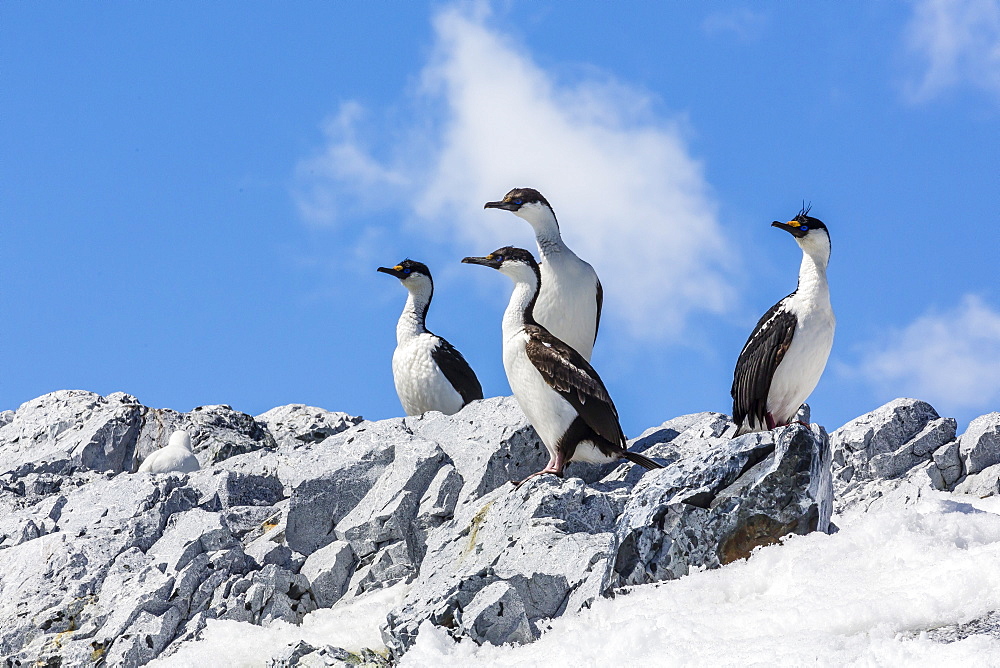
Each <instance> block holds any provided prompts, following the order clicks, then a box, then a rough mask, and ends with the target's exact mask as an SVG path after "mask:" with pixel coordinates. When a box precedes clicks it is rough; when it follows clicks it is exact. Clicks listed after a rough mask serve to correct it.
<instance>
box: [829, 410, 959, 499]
mask: <svg viewBox="0 0 1000 668" xmlns="http://www.w3.org/2000/svg"><path fill="white" fill-rule="evenodd" d="M954 439H955V420H953V419H951V418H941V417H939V416H938V414H937V412H936V411H935V410H934V408H933V407H931V405H930V404H927V403H925V402H923V401H917V400H915V399H896V400H894V401H891V402H889V403H888V404H885V405H884V406H881V407H880V408H877V409H876V410H874V411H872V412H870V413H867V414H865V415H862V416H861V417H859V418H856V419H854V420H851V421H850V422H848V423H847V424H845V425H844V426H843V427H841V428H840V429H838V430H836V431H835V432H833V433H832V434H831V435H830V444H831V447H832V450H833V483H834V489H835V496H836V499H837V509H838V511H839V512H845V511H847V510H849V509H851V508H853V507H855V506H858V505H859V504H861V505H864V504H870V503H871V502H872V501H873V500H874V499H877V498H881V497H883V496H884V495H885V494H887V493H889V492H891V491H892V490H893V489H895V488H896V487H898V486H899V485H903V484H909V483H910V482H912V481H914V480H916V478H915V477H914V476H912V475H911V472H914V471H915V470H916V469H917V468H920V467H921V466H922V465H923V464H924V463H926V462H928V461H931V458H932V454H933V452H934V451H936V450H937V449H939V448H940V447H941V446H943V445H946V444H948V443H950V442H951V441H953V440H954ZM939 473H940V472H935V474H933V475H932V476H931V477H928V474H927V472H926V470H925V469H923V468H921V474H920V475H921V476H922V479H923V480H925V481H926V485H927V487H928V488H930V487H931V480H932V478H933V479H935V480H937V481H938V482H940V481H942V480H943V479H944V477H943V474H941V475H938V474H939ZM935 476H936V477H935ZM921 484H922V483H921Z"/></svg>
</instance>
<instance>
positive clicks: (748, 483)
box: [0, 392, 953, 666]
mask: <svg viewBox="0 0 1000 668" xmlns="http://www.w3.org/2000/svg"><path fill="white" fill-rule="evenodd" d="M9 417H10V420H9V421H8V422H6V423H4V422H3V420H0V462H10V463H11V465H10V467H8V468H3V469H0V573H3V578H0V621H2V624H0V654H2V655H4V656H12V657H15V658H16V659H17V660H18V661H22V662H26V661H28V660H29V659H30V660H31V661H35V660H36V659H37V660H39V661H42V662H43V665H44V663H45V662H49V663H52V664H53V665H55V664H56V663H59V662H62V665H78V664H81V665H83V664H89V663H93V662H95V661H103V662H105V663H107V664H109V665H127V666H132V665H140V664H142V663H145V662H147V661H149V660H151V659H153V658H156V657H157V656H167V655H169V654H170V653H172V652H174V651H176V650H177V648H178V647H179V646H181V645H183V644H184V643H186V642H190V641H191V640H193V639H195V638H197V637H198V634H199V633H200V632H201V630H202V629H203V628H204V626H205V624H206V623H207V621H208V620H210V619H213V618H222V619H231V620H239V621H245V622H249V623H254V624H269V623H271V622H273V621H275V620H283V621H286V622H290V623H298V622H300V621H301V620H302V618H303V616H304V615H305V614H307V613H308V612H310V611H311V610H314V609H315V608H316V607H317V606H328V605H340V604H342V602H344V601H346V600H348V599H350V598H351V597H354V596H358V595H360V594H362V593H365V592H369V591H371V590H373V589H377V588H380V587H384V586H387V585H389V584H392V583H396V582H400V581H411V582H410V584H409V585H408V589H407V590H408V592H409V594H408V595H407V598H406V599H405V601H404V603H403V605H402V606H400V607H399V609H397V610H396V611H394V612H393V614H392V616H391V617H390V619H389V623H388V625H387V626H386V628H385V629H384V633H385V635H386V638H387V639H388V642H389V644H390V645H391V646H393V647H394V648H395V649H396V651H397V653H399V652H401V651H403V649H405V647H406V646H408V643H409V642H411V640H412V635H413V634H414V633H415V632H416V628H417V626H418V625H419V624H420V623H421V622H422V621H424V620H426V619H430V620H432V621H434V622H435V623H439V624H441V625H443V626H445V627H446V628H448V629H449V630H450V632H451V633H452V634H453V635H455V636H465V637H470V638H473V639H474V640H475V641H476V642H491V643H502V642H527V641H529V640H531V639H533V638H534V637H536V636H537V634H538V632H539V628H538V623H539V621H540V620H541V619H544V618H549V617H553V616H558V615H560V614H564V613H565V612H567V611H576V610H579V609H581V608H582V607H585V606H587V605H589V604H590V602H591V601H593V600H594V599H595V598H597V597H599V596H604V595H607V594H608V593H610V592H612V591H613V590H614V589H615V588H616V587H619V586H621V585H624V584H628V583H633V582H648V581H653V580H657V579H664V578H671V577H677V576H678V575H680V574H682V573H683V572H686V569H687V568H689V567H693V566H714V565H718V564H720V563H725V562H726V561H729V560H731V559H735V558H740V557H742V556H746V554H748V553H749V551H750V550H751V549H752V548H753V547H754V546H755V545H758V544H761V543H763V542H767V541H773V540H775V539H777V538H779V537H780V535H781V534H783V533H787V532H794V531H805V530H809V529H811V528H818V529H822V528H823V527H824V526H825V522H826V520H827V519H828V516H829V503H828V501H824V499H827V498H828V496H829V475H828V470H827V469H825V468H824V463H825V462H827V461H828V460H829V457H827V458H826V459H824V456H825V455H824V454H823V453H824V452H825V450H824V446H825V444H826V440H825V434H824V432H822V430H816V431H810V430H807V429H805V428H803V427H801V426H798V425H796V426H792V427H788V428H786V429H785V430H779V431H778V432H775V433H773V434H754V435H748V436H745V437H742V438H740V439H736V440H731V439H730V436H731V433H732V430H733V425H732V422H731V421H730V420H729V419H728V418H727V417H726V416H724V415H720V414H714V413H703V414H697V415H689V416H682V417H679V418H675V419H673V420H670V421H668V422H665V423H664V424H662V425H660V426H659V427H657V428H654V429H651V430H648V431H647V432H646V433H644V434H643V435H642V436H641V437H640V438H639V439H636V440H635V441H633V442H632V444H631V447H632V448H633V449H634V450H636V451H643V452H645V454H646V455H647V456H650V457H653V458H656V459H658V460H660V461H662V462H664V463H665V464H667V465H668V468H667V469H665V470H662V471H657V472H646V471H645V470H643V469H641V468H639V467H635V466H633V465H631V464H615V463H612V464H609V465H604V466H589V465H580V464H576V463H574V464H572V465H571V466H570V467H569V468H568V470H567V476H568V477H567V478H566V479H563V480H559V479H556V478H554V477H552V476H543V477H540V478H536V479H533V480H531V481H530V482H528V483H527V484H525V485H524V486H523V487H521V488H519V489H517V490H516V491H512V490H513V485H511V484H510V483H511V481H517V480H521V479H523V478H525V477H526V476H528V475H529V474H531V473H534V472H535V471H537V470H539V469H541V468H542V467H543V466H544V465H545V463H546V462H547V461H548V453H547V452H546V450H545V448H544V446H542V444H541V442H540V441H539V440H538V437H537V435H536V434H535V432H534V430H533V429H532V428H531V427H530V425H528V424H527V422H526V420H525V418H524V415H523V414H522V413H521V412H520V409H519V408H518V407H517V404H516V402H515V401H514V400H513V399H512V398H510V397H505V398H493V399H487V400H485V401H479V402H474V403H473V404H471V405H469V406H467V407H466V408H465V409H463V410H462V411H460V412H459V413H457V414H456V415H453V416H444V415H441V414H438V413H430V414H427V415H425V416H420V417H407V418H396V419H391V420H383V421H379V422H362V421H360V419H359V418H351V417H350V416H344V414H336V413H328V412H326V411H321V410H320V409H314V408H309V407H304V406H295V405H293V406H286V407H281V408H279V409H275V410H272V411H268V412H267V413H265V414H263V415H261V416H260V417H259V418H252V417H250V416H248V415H245V414H242V413H238V412H237V411H233V410H232V409H230V408H229V407H225V406H214V407H204V408H202V409H196V410H195V411H192V412H191V413H187V414H183V413H177V412H174V411H169V410H165V409H150V408H146V407H144V406H142V405H141V404H139V403H138V401H136V400H135V399H134V397H129V396H128V395H110V396H108V397H100V396H99V395H94V394H91V393H83V392H65V393H53V394H52V395H46V396H45V397H40V398H39V399H38V400H35V401H34V402H27V403H26V404H25V405H24V406H22V408H21V409H19V410H18V411H17V412H16V413H14V414H13V415H12V416H9ZM4 420H6V418H4ZM935 424H937V423H935ZM109 425H110V426H109ZM122 425H125V427H122ZM924 427H927V424H924V425H922V426H921V429H922V428H924ZM177 428H182V429H186V430H188V431H189V433H191V435H192V440H193V441H194V446H195V450H196V451H197V452H198V456H199V459H200V460H202V464H203V466H204V468H203V469H202V470H200V471H197V472H194V473H191V474H188V475H164V476H150V475H148V474H130V473H128V472H129V471H131V470H132V469H133V467H134V466H135V464H136V462H137V461H139V460H141V458H142V457H143V456H144V455H145V454H146V453H147V452H148V451H151V449H152V448H154V447H158V444H160V439H161V436H162V440H163V442H166V438H167V437H168V436H169V434H170V433H171V431H173V430H174V429H177ZM935 428H936V429H937V430H938V431H940V430H941V429H945V431H946V426H945V427H942V426H941V425H937V426H936V427H935ZM921 429H916V430H914V432H913V434H912V435H911V436H910V439H909V440H911V441H913V442H912V443H911V444H910V445H911V447H912V449H913V450H914V451H915V452H916V451H919V452H924V451H925V450H926V452H927V455H926V458H925V459H927V460H929V459H930V457H931V454H930V453H932V452H934V453H937V451H938V450H940V448H932V447H931V446H932V445H933V443H934V442H935V439H937V438H938V437H939V436H936V435H934V434H937V433H938V432H937V431H934V429H930V431H927V430H925V431H927V434H930V435H927V434H924V435H923V436H921V435H920V433H918V432H920V431H921ZM270 430H274V436H273V437H272V433H271V431H270ZM88 434H90V436H88ZM97 434H103V435H102V436H100V437H98V436H97ZM81 435H83V436H81ZM26 444H30V445H31V447H33V448H35V451H33V452H31V453H28V452H27V450H26V448H27V445H26ZM900 445H901V444H900ZM897 449H898V446H897ZM886 452H892V451H890V450H887V451H886ZM946 454H947V453H945V452H941V453H940V459H941V461H942V462H946V461H947V462H951V460H950V459H948V458H947V456H946ZM36 455H37V456H36ZM102 462H103V463H102ZM108 462H110V464H108ZM213 462H214V464H213ZM104 465H108V466H109V468H106V469H101V470H95V469H94V468H93V467H97V466H104ZM946 468H947V467H946ZM952 468H953V467H952ZM824 472H825V473H824ZM925 477H926V474H925ZM929 484H930V483H928V485H929ZM643 502H644V503H645V505H642V503H643ZM796 513H798V515H796ZM654 517H655V518H658V519H655V518H654ZM763 518H767V519H763ZM661 520H662V522H661ZM658 522H659V524H658ZM650 524H652V525H653V526H652V529H650V526H649V525H650ZM37 554H45V555H48V556H47V559H46V560H39V559H33V558H32V556H33V555H37ZM289 649H290V651H291V652H292V654H296V656H295V657H292V656H291V654H289V655H288V656H287V657H284V658H281V657H279V663H278V664H276V665H285V664H283V663H280V661H285V663H288V665H292V664H291V663H289V662H291V661H293V660H294V661H295V664H294V665H300V666H314V665H315V666H319V665H324V666H325V665H346V664H351V665H355V664H361V665H366V664H370V665H378V666H385V665H388V661H387V659H385V658H384V657H382V656H380V655H378V654H376V653H373V652H370V651H362V652H360V653H350V652H346V651H344V650H342V649H339V648H334V647H319V648H316V647H307V646H299V647H298V649H296V648H295V647H292V648H289ZM300 650H301V651H300ZM306 650H308V651H306ZM303 652H305V653H303Z"/></svg>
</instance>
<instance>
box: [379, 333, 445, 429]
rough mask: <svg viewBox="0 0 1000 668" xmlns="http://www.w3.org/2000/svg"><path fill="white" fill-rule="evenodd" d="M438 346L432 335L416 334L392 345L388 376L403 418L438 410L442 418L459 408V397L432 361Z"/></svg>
mask: <svg viewBox="0 0 1000 668" xmlns="http://www.w3.org/2000/svg"><path fill="white" fill-rule="evenodd" d="M437 345H438V338H437V337H436V336H434V335H433V334H428V333H424V334H420V335H418V336H414V337H413V338H411V339H408V340H407V341H405V342H404V343H401V344H400V345H398V346H396V350H395V351H394V352H393V354H392V377H393V380H394V381H395V384H396V394H398V395H399V401H400V403H401V404H403V410H404V411H406V414H407V415H420V414H422V413H426V412H427V411H441V412H442V413H444V414H445V415H452V414H454V413H457V412H458V411H459V410H461V408H462V395H461V394H459V393H458V392H457V391H456V390H455V388H454V387H452V385H451V383H450V382H448V378H447V377H445V375H444V374H443V373H442V372H441V369H440V368H439V367H438V365H437V364H436V363H435V362H434V357H433V356H432V354H431V353H432V351H433V350H434V348H435V347H437Z"/></svg>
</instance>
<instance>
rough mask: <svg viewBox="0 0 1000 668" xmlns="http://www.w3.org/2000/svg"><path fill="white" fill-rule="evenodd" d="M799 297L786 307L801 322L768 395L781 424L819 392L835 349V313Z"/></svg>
mask: <svg viewBox="0 0 1000 668" xmlns="http://www.w3.org/2000/svg"><path fill="white" fill-rule="evenodd" d="M798 297H799V295H795V296H793V297H792V298H791V299H789V300H788V301H787V302H786V304H785V307H786V308H787V309H788V310H789V311H791V312H792V313H793V314H794V315H795V316H796V318H797V320H798V322H797V323H796V326H795V335H794V337H793V338H792V343H791V345H790V346H789V347H788V350H787V352H785V356H784V357H783V358H782V360H781V364H779V365H778V368H777V369H776V370H775V372H774V377H773V378H772V380H771V389H770V391H769V392H768V394H767V407H768V411H769V412H770V413H771V416H772V417H773V418H774V419H775V422H777V423H778V424H783V423H785V422H788V421H790V420H791V419H792V418H794V417H795V413H796V412H798V410H799V407H800V406H801V405H802V402H804V401H805V400H806V399H807V398H808V397H809V395H810V394H811V393H812V391H813V390H814V389H816V385H817V384H818V383H819V379H820V377H821V376H822V375H823V369H824V368H826V362H827V359H828V358H829V357H830V350H831V349H832V348H833V334H834V330H835V328H836V324H837V323H836V319H835V318H834V315H833V311H832V310H830V309H829V308H820V307H818V306H817V305H816V304H815V302H810V301H808V300H806V299H802V298H798Z"/></svg>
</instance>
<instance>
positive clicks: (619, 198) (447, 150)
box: [300, 6, 734, 339]
mask: <svg viewBox="0 0 1000 668" xmlns="http://www.w3.org/2000/svg"><path fill="white" fill-rule="evenodd" d="M477 11H478V13H477V14H473V13H470V12H468V11H463V10H460V9H455V8H450V9H445V10H444V11H442V12H440V13H439V14H438V15H437V16H436V17H435V20H434V27H435V34H436V41H435V47H434V51H433V55H432V57H431V59H430V61H429V62H428V63H427V64H426V65H425V66H424V68H423V70H422V71H421V76H420V79H419V86H418V87H416V90H415V93H414V95H415V97H414V99H412V100H409V101H408V102H409V103H410V104H411V105H412V107H413V109H414V111H413V113H412V114H411V115H410V116H409V117H408V120H407V123H406V125H407V126H408V127H405V128H400V127H398V126H396V127H393V128H392V132H391V134H392V135H393V136H394V137H395V138H396V144H395V145H394V146H392V147H391V148H390V150H389V152H388V153H389V157H388V158H387V159H386V160H383V161H379V160H376V159H374V158H372V157H371V153H370V152H369V151H367V150H366V148H365V147H364V146H363V145H362V144H361V143H360V141H359V140H358V138H357V136H356V133H355V123H356V121H357V120H358V117H357V115H356V114H357V107H356V106H353V105H348V106H347V107H345V109H346V111H342V113H341V115H340V116H339V117H338V119H337V121H335V122H333V123H331V124H330V126H329V130H330V132H329V136H330V143H329V146H328V147H327V149H326V150H325V152H324V153H323V154H322V155H320V156H318V157H316V158H312V159H310V160H309V161H306V162H305V163H303V166H302V167H301V168H300V173H301V172H302V171H303V170H308V171H309V172H310V174H311V178H312V180H311V182H310V184H309V188H308V189H305V190H302V191H301V192H302V193H303V194H304V195H305V196H304V197H302V198H301V200H302V206H303V211H304V213H305V215H307V216H309V215H313V214H314V212H315V211H319V212H320V214H321V215H322V216H325V217H326V218H328V219H329V218H333V217H334V216H335V215H336V214H337V212H338V209H339V207H341V206H342V205H341V204H340V203H339V202H338V199H344V195H345V194H346V193H350V194H351V196H352V197H354V196H356V195H360V196H362V197H368V198H369V199H374V198H375V197H376V196H377V197H378V198H381V199H385V198H387V197H389V198H390V199H391V200H392V201H393V202H394V203H395V204H396V205H403V206H405V207H406V212H407V214H408V216H409V222H410V225H411V226H414V227H415V226H419V229H420V230H421V233H422V234H424V235H426V238H427V240H428V244H430V243H432V242H437V243H446V244H451V246H450V247H451V248H452V249H454V250H459V249H461V251H462V252H477V253H485V252H488V251H490V250H493V249H494V248H496V247H498V246H502V245H505V244H507V243H511V242H512V241H517V242H518V243H528V240H530V235H529V232H530V228H529V227H528V225H527V224H526V223H524V222H523V221H521V220H519V219H517V218H515V217H513V216H511V215H510V214H505V213H503V212H498V211H484V210H483V203H484V202H486V201H488V200H495V199H499V198H501V197H502V196H503V195H504V194H505V193H506V191H507V190H508V189H510V188H513V187H518V186H532V187H535V188H538V189H539V190H540V191H542V192H543V193H544V194H545V195H546V197H547V198H548V199H549V201H550V202H552V205H553V207H554V208H555V210H556V214H557V215H558V217H559V220H560V224H561V227H562V231H563V235H564V237H565V239H566V241H567V243H568V244H569V245H570V246H571V247H572V248H573V249H574V250H575V251H576V252H577V253H579V254H580V255H581V256H582V257H584V258H585V259H587V260H588V261H590V262H591V263H592V264H594V265H595V267H596V268H597V270H598V273H599V274H600V275H601V279H602V282H603V283H604V287H605V291H606V302H605V303H606V305H607V309H608V311H609V312H610V313H611V314H613V315H614V316H616V317H617V318H619V319H621V320H624V321H625V322H627V323H628V324H629V325H631V328H632V330H633V331H634V332H635V333H636V334H638V335H641V336H643V337H644V338H651V339H655V338H663V337H666V336H676V335H678V334H680V333H681V332H682V331H683V327H684V323H685V321H686V319H687V317H688V316H689V315H690V314H691V313H692V312H695V311H709V312H722V311H724V310H725V309H726V308H728V306H729V305H730V303H731V300H732V295H733V289H732V286H731V282H730V277H729V275H728V274H727V272H726V271H725V269H724V267H726V266H727V264H729V263H730V262H731V261H732V259H733V256H734V253H733V252H732V250H731V249H730V247H729V244H728V242H727V240H726V237H725V234H724V232H723V230H722V229H721V228H720V226H719V224H718V222H717V219H716V207H715V204H714V202H713V200H712V198H711V195H710V193H709V188H708V186H707V184H706V182H705V178H704V175H703V170H702V167H701V164H700V163H699V162H698V161H697V160H696V159H694V158H692V157H691V155H690V152H689V149H688V147H687V144H686V141H685V137H684V129H683V123H682V122H681V121H680V120H679V119H672V120H664V119H661V118H657V117H656V116H655V114H654V113H653V112H652V111H651V107H652V106H653V100H651V99H650V97H649V95H647V94H645V93H643V92H641V91H637V90H635V89H634V88H631V87H629V86H626V85H624V84H622V83H619V82H616V81H614V80H611V79H609V78H605V79H601V80H597V79H595V78H593V77H591V78H590V79H588V80H585V81H583V82H577V83H573V84H565V83H562V82H560V81H557V80H556V79H555V78H554V77H553V76H552V75H551V74H550V73H548V72H546V71H545V70H543V69H542V68H541V67H539V65H537V64H536V63H535V62H534V61H533V59H532V58H531V56H530V54H529V53H527V52H526V50H525V49H524V48H523V47H521V46H519V45H517V44H515V43H514V42H513V41H512V40H510V39H509V38H507V37H506V36H504V35H502V34H499V33H498V32H496V31H495V30H494V29H492V28H491V27H488V23H489V22H490V19H489V17H488V16H487V15H486V12H485V11H483V10H482V7H481V6H479V8H478V10H477ZM400 137H402V138H403V139H402V140H399V138H400Z"/></svg>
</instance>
